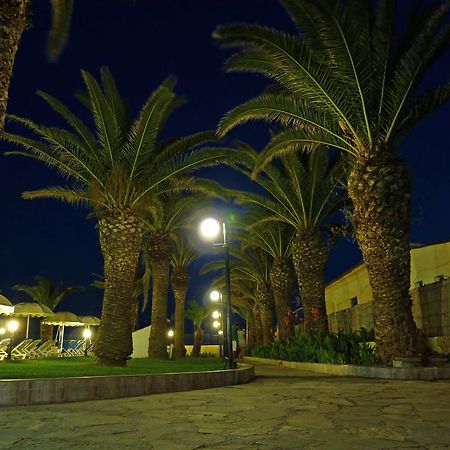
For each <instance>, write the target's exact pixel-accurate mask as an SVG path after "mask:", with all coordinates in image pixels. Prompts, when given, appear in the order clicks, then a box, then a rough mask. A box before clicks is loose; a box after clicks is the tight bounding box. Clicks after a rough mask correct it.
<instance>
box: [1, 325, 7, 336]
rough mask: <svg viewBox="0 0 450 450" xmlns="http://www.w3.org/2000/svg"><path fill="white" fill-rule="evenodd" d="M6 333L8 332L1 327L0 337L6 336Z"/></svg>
mask: <svg viewBox="0 0 450 450" xmlns="http://www.w3.org/2000/svg"><path fill="white" fill-rule="evenodd" d="M5 333H6V330H5V329H4V328H3V327H1V328H0V336H1V335H3V334H5Z"/></svg>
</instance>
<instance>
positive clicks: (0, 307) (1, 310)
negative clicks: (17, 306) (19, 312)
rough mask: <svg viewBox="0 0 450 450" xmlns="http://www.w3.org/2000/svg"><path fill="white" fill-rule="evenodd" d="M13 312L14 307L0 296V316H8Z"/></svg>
mask: <svg viewBox="0 0 450 450" xmlns="http://www.w3.org/2000/svg"><path fill="white" fill-rule="evenodd" d="M13 312H14V305H13V304H12V303H11V302H10V301H9V300H8V299H7V298H6V297H5V296H4V295H1V294H0V314H4V315H5V316H9V315H10V314H12V313H13Z"/></svg>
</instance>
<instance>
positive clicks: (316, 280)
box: [234, 145, 344, 332]
mask: <svg viewBox="0 0 450 450" xmlns="http://www.w3.org/2000/svg"><path fill="white" fill-rule="evenodd" d="M258 157H259V155H258V153H257V152H256V151H255V150H254V149H252V148H251V147H250V146H248V145H246V146H242V145H241V146H240V152H239V153H238V155H236V157H235V164H234V166H235V167H236V168H237V169H238V170H239V171H241V172H243V173H245V174H246V175H248V176H250V174H251V173H252V171H253V169H254V167H255V164H256V162H257V160H258ZM343 174H344V165H343V161H342V159H341V158H336V159H334V160H332V161H329V156H328V152H327V150H326V149H325V148H321V149H316V150H315V151H314V152H312V153H309V154H303V155H298V154H289V155H286V156H283V157H282V160H281V164H279V165H274V164H268V165H266V166H265V169H264V171H263V172H261V173H260V175H259V176H258V177H256V179H255V181H256V182H257V183H258V184H259V185H260V186H261V187H262V188H263V189H264V190H265V195H259V194H252V193H249V192H237V193H236V194H235V195H236V196H237V198H238V199H239V200H240V201H241V202H244V203H246V204H250V205H254V207H253V209H254V208H255V207H256V208H257V210H258V211H259V212H258V214H261V212H260V211H261V210H262V211H265V213H264V214H265V217H264V215H263V218H262V219H261V220H260V222H261V223H262V224H263V225H264V229H265V230H266V231H268V230H270V227H269V225H270V222H271V221H279V222H283V223H285V224H287V226H288V229H289V228H292V229H293V230H294V232H295V233H294V236H293V237H292V240H291V241H290V244H289V245H290V246H292V259H293V263H294V268H295V272H296V275H297V280H298V286H299V289H300V296H301V300H302V305H303V310H304V314H305V323H307V324H308V326H309V327H311V328H319V329H322V330H324V331H325V332H327V331H328V325H327V314H326V308H325V270H326V265H327V261H328V245H327V242H326V241H325V237H324V233H323V225H324V224H325V223H326V221H327V220H329V218H330V216H331V215H332V214H334V213H335V212H336V211H337V210H338V209H339V208H340V207H341V206H342V200H343V195H342V194H343V193H342V190H341V191H338V190H337V187H338V186H339V184H340V183H342V177H343ZM253 233H257V228H254V230H253ZM273 233H275V234H274V235H272V237H271V238H269V237H267V238H265V235H264V234H263V233H259V236H257V237H255V239H256V240H258V241H260V244H259V245H260V246H262V247H263V248H264V249H265V250H266V251H269V253H270V254H271V255H272V256H273V257H274V258H275V260H276V262H275V267H274V268H273V269H272V271H271V281H272V282H273V286H274V287H277V289H276V291H277V292H280V291H279V289H278V288H279V286H278V285H279V284H280V283H281V284H284V285H285V288H286V289H289V288H290V287H289V273H288V272H284V271H285V270H287V269H286V256H287V253H286V252H289V251H290V249H289V246H286V244H287V242H289V241H285V242H284V243H283V241H280V239H281V238H282V236H284V237H290V235H289V234H287V235H286V231H283V230H281V229H279V230H277V229H276V228H274V229H273ZM288 233H289V232H288ZM269 239H270V240H269ZM261 241H262V242H261ZM280 270H281V271H283V272H280ZM273 292H275V289H273ZM277 303H278V304H279V314H282V311H286V308H287V307H288V306H287V303H286V299H284V300H283V299H281V298H279V299H278V301H277ZM281 304H283V306H281ZM285 314H286V313H285ZM285 314H284V315H283V317H282V318H281V317H279V320H280V319H282V320H283V319H284V317H285ZM281 331H285V330H281Z"/></svg>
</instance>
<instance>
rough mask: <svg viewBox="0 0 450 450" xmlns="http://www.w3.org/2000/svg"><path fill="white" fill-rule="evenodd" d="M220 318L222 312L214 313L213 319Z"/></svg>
mask: <svg viewBox="0 0 450 450" xmlns="http://www.w3.org/2000/svg"><path fill="white" fill-rule="evenodd" d="M219 317H220V312H219V311H213V313H212V318H213V319H218V318H219Z"/></svg>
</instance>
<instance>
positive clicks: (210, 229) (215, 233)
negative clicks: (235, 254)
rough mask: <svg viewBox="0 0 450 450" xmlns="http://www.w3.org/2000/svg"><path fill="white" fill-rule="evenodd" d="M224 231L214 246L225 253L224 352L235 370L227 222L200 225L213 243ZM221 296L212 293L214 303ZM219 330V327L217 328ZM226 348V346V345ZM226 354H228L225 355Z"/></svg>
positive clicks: (231, 367)
mask: <svg viewBox="0 0 450 450" xmlns="http://www.w3.org/2000/svg"><path fill="white" fill-rule="evenodd" d="M221 231H222V242H216V243H213V244H212V245H213V246H214V247H222V248H223V249H224V251H225V291H226V302H222V307H223V317H224V332H225V333H224V339H223V341H224V343H225V342H226V349H227V351H226V352H224V356H225V358H227V357H228V362H227V365H228V368H229V369H234V368H235V367H236V364H235V362H234V360H233V342H232V340H231V339H232V337H231V271H230V249H229V248H228V242H227V227H226V224H225V222H222V224H220V222H219V221H218V220H216V219H212V218H208V219H205V220H203V221H202V222H201V224H200V234H201V235H202V236H203V237H204V238H205V239H206V240H208V241H213V240H214V239H215V238H218V237H219V236H220V232H221ZM220 298H221V294H220V292H218V291H212V292H211V294H210V299H211V300H212V301H219V299H220ZM216 328H218V327H216ZM224 347H225V345H224ZM225 353H226V354H225Z"/></svg>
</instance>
